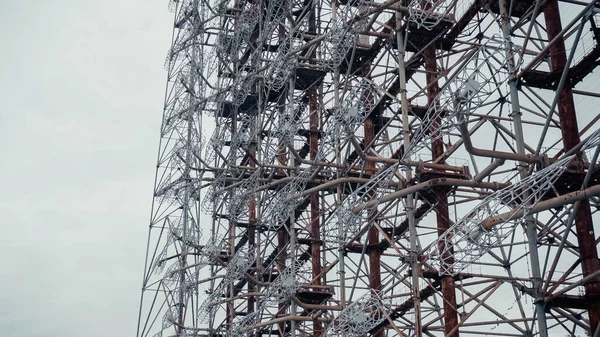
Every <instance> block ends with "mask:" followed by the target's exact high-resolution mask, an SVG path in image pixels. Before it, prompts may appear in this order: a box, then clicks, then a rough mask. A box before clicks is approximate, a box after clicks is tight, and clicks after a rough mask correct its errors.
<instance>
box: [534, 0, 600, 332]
mask: <svg viewBox="0 0 600 337" xmlns="http://www.w3.org/2000/svg"><path fill="white" fill-rule="evenodd" d="M543 12H544V18H545V21H546V29H547V32H548V40H552V39H554V38H555V37H556V36H558V35H559V34H560V32H561V31H562V24H561V22H560V11H559V7H558V0H548V1H547V2H546V4H545V5H544V8H543ZM566 63H567V53H566V51H565V43H564V39H563V38H560V39H558V41H557V42H556V43H555V44H554V45H552V46H551V47H550V68H551V70H552V71H556V72H560V71H562V70H563V69H564V68H565V65H566ZM558 116H559V119H560V126H561V132H562V139H563V145H564V147H565V149H566V150H569V149H571V148H573V147H574V146H575V145H577V144H579V143H580V141H581V139H580V137H579V127H578V126H577V114H576V111H575V102H574V100H573V89H572V87H571V84H570V83H569V82H568V81H567V82H566V83H565V85H564V87H563V89H562V90H561V92H560V93H559V99H558ZM575 228H576V231H577V242H578V244H579V255H580V259H581V268H582V271H583V277H586V276H588V275H590V274H592V273H594V272H596V271H598V270H599V269H600V262H599V261H598V253H597V250H596V235H595V234H594V223H593V221H592V214H591V211H590V204H589V201H588V200H587V199H586V200H583V201H582V202H581V205H580V207H579V210H578V212H577V214H576V216H575ZM584 287H585V296H586V297H588V298H592V297H593V296H597V295H600V281H599V280H598V278H596V279H594V281H592V282H588V283H586V284H585V286H584ZM588 303H590V304H589V307H588V314H589V318H590V335H592V334H594V332H595V331H596V329H597V328H598V324H599V323H600V302H598V301H596V300H590V301H588Z"/></svg>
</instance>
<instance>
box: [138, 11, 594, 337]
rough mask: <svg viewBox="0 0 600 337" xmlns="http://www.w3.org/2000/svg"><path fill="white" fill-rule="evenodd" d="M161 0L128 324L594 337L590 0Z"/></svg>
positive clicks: (160, 329) (166, 328) (142, 336)
mask: <svg viewBox="0 0 600 337" xmlns="http://www.w3.org/2000/svg"><path fill="white" fill-rule="evenodd" d="M169 6H170V9H171V10H172V11H173V12H174V21H173V26H174V30H173V42H172V47H171V49H170V50H169V52H168V55H167V59H166V64H165V66H166V69H167V73H168V76H167V89H166V98H165V104H164V114H163V122H162V127H161V132H160V135H161V142H160V149H159V154H158V163H157V174H156V182H155V190H154V199H153V200H154V201H153V207H152V214H151V219H150V226H149V237H148V243H147V255H146V262H145V270H144V275H143V283H142V296H141V304H140V311H139V321H138V328H137V336H138V337H146V336H153V337H160V336H163V337H166V336H215V337H216V336H232V337H233V336H236V337H237V336H248V337H257V336H293V337H297V336H315V337H322V336H331V337H337V336H349V337H355V336H356V337H359V336H374V337H383V336H419V337H420V336H448V337H457V336H470V335H486V336H543V337H548V336H586V335H589V336H591V335H594V336H599V335H600V329H599V323H600V262H599V261H600V260H599V259H598V244H599V243H600V237H598V236H597V235H596V234H595V233H596V231H597V230H596V229H595V226H594V220H595V218H597V214H596V213H597V212H598V210H599V209H600V199H599V197H600V169H598V167H597V166H598V165H597V160H598V154H599V151H600V131H599V130H600V126H599V124H600V123H599V120H600V113H599V112H598V110H597V108H598V106H599V105H600V86H599V85H598V81H599V80H600V78H599V77H598V76H597V73H593V70H595V68H596V66H598V65H599V64H600V44H599V41H600V40H599V39H600V14H598V12H599V11H600V4H598V3H596V2H585V1H580V0H498V1H496V0H410V1H409V0H404V1H403V0H385V1H384V0H339V1H337V0H334V1H330V0H319V1H316V0H171V2H170V4H169Z"/></svg>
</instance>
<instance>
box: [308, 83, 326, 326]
mask: <svg viewBox="0 0 600 337" xmlns="http://www.w3.org/2000/svg"><path fill="white" fill-rule="evenodd" d="M309 108H310V144H309V145H310V159H311V160H316V159H317V152H318V138H319V107H318V97H317V88H316V86H313V87H312V88H310V89H309ZM320 213H321V212H320V204H319V192H315V193H312V194H311V195H310V237H311V245H310V250H311V260H312V279H313V284H315V285H321V277H320V275H321V239H320V231H321V226H320V221H319V220H320ZM313 328H314V332H313V336H315V337H320V336H321V335H322V330H323V325H322V324H321V322H318V321H314V322H313Z"/></svg>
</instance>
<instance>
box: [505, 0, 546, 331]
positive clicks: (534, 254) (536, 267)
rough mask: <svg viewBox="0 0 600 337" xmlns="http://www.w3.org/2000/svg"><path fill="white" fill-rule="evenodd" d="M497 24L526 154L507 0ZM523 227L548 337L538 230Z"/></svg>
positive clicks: (519, 141)
mask: <svg viewBox="0 0 600 337" xmlns="http://www.w3.org/2000/svg"><path fill="white" fill-rule="evenodd" d="M499 6H500V21H501V25H502V35H503V38H504V39H503V43H504V47H505V50H506V61H507V65H508V72H509V76H510V79H509V81H508V86H509V90H510V104H511V115H510V116H511V117H512V120H513V125H514V128H515V140H516V148H517V153H518V154H522V155H524V154H525V141H524V139H523V124H522V121H521V115H522V114H521V105H520V102H519V91H518V88H517V78H516V75H517V69H516V66H515V59H514V49H513V44H512V41H511V39H510V31H511V25H510V13H509V10H510V8H509V6H510V3H509V2H508V1H507V0H500V2H499ZM518 170H519V175H520V177H521V179H525V178H526V177H527V176H528V173H527V167H526V166H525V165H524V164H520V165H519V167H518ZM525 227H526V232H527V242H528V247H529V259H530V262H531V274H532V275H531V283H532V286H533V297H534V301H535V311H536V315H537V323H538V330H539V334H540V336H541V337H548V324H547V322H546V312H545V310H544V305H545V304H544V301H543V299H544V298H543V297H544V296H543V293H542V285H543V283H542V273H541V269H540V258H539V253H538V248H537V237H538V235H537V229H536V223H535V219H534V218H533V216H532V215H528V216H526V217H525Z"/></svg>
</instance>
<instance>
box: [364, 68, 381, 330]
mask: <svg viewBox="0 0 600 337" xmlns="http://www.w3.org/2000/svg"><path fill="white" fill-rule="evenodd" d="M370 71H371V60H370V59H369V60H365V62H364V63H363V64H362V66H361V74H362V76H365V77H366V76H368V74H369V73H370ZM371 100H373V97H372V94H371V93H370V92H368V91H367V92H366V93H365V97H364V98H363V102H364V103H370V102H369V101H371ZM374 119H375V116H374V114H373V113H372V114H370V115H369V116H368V117H367V119H366V120H365V123H364V129H365V138H364V141H363V144H364V145H365V148H366V147H367V146H369V145H370V144H371V143H372V142H373V141H374V140H375V120H374ZM365 168H366V171H367V174H369V175H373V174H375V173H376V172H377V167H376V166H375V162H372V161H368V162H367V163H366V167H365ZM376 217H377V209H376V208H375V209H373V210H370V211H369V216H368V219H369V222H371V221H375V218H376ZM367 240H368V245H369V246H370V247H371V250H370V252H369V287H370V288H371V289H373V290H381V252H380V251H379V249H377V247H378V246H379V231H378V230H377V228H376V227H375V226H371V228H369V232H368V234H367ZM383 335H384V331H383V330H379V331H377V332H375V333H374V334H373V337H383Z"/></svg>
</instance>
